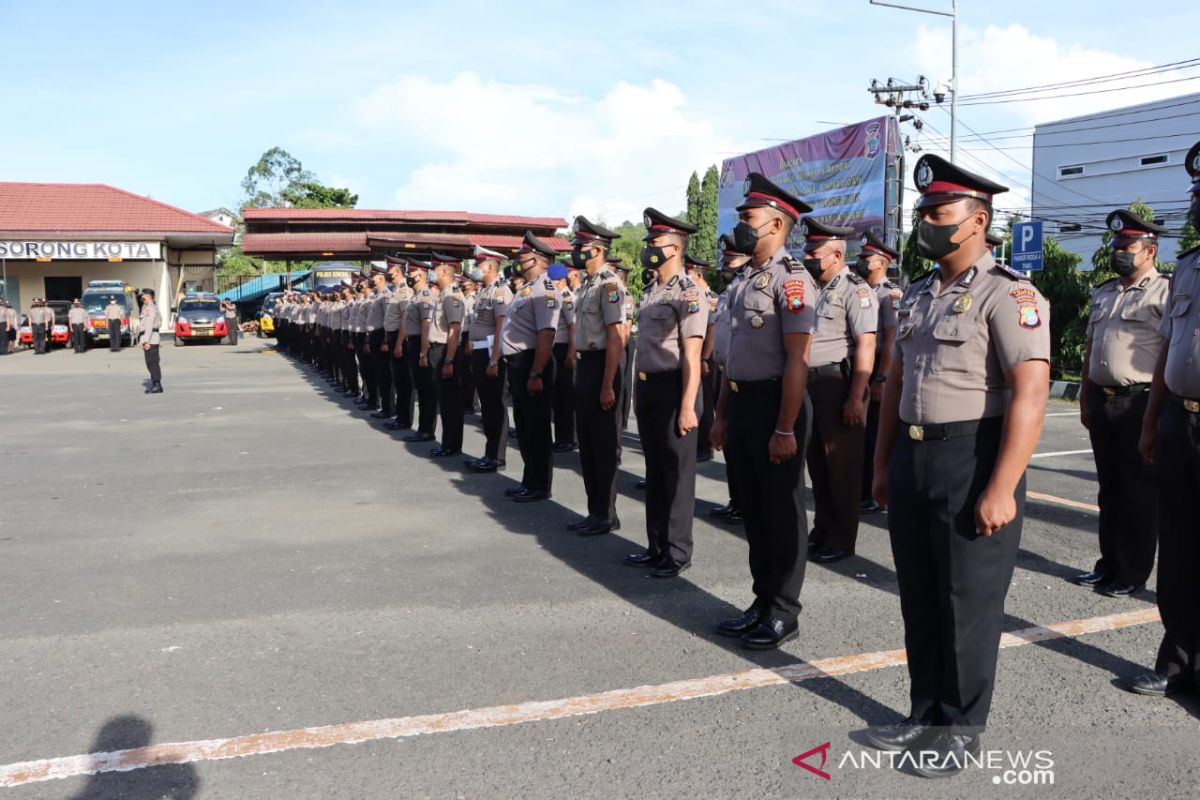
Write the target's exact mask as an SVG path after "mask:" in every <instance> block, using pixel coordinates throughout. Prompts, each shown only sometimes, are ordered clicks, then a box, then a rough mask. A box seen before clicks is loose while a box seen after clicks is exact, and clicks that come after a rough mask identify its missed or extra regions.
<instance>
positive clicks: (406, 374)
mask: <svg viewBox="0 0 1200 800" xmlns="http://www.w3.org/2000/svg"><path fill="white" fill-rule="evenodd" d="M387 262H388V269H387V274H388V281H390V283H391V285H390V286H389V287H388V289H389V292H388V299H387V305H386V306H385V307H384V312H383V331H384V341H383V351H384V356H385V358H384V363H383V364H381V366H380V369H382V370H386V371H387V373H388V382H389V384H390V387H391V389H390V392H389V396H391V397H393V398H394V399H393V412H394V416H393V418H392V420H391V421H389V422H387V423H385V424H384V427H385V428H387V429H388V430H392V431H399V430H404V429H406V428H411V427H412V418H413V390H412V371H411V368H410V367H409V366H408V359H407V358H406V357H405V356H406V350H405V348H404V315H405V314H406V313H407V312H408V307H409V306H410V305H412V300H413V290H412V288H411V287H409V285H408V281H407V280H406V279H405V276H404V266H405V264H404V262H403V261H401V260H400V259H394V258H391V257H389V258H388V260H387Z"/></svg>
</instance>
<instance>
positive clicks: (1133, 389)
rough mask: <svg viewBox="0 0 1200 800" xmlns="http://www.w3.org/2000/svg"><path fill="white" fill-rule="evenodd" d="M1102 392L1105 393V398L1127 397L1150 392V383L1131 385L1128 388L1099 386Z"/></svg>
mask: <svg viewBox="0 0 1200 800" xmlns="http://www.w3.org/2000/svg"><path fill="white" fill-rule="evenodd" d="M1096 388H1098V389H1099V390H1100V391H1102V392H1104V396H1105V397H1125V396H1126V395H1131V394H1141V393H1142V392H1146V391H1149V390H1150V384H1148V383H1131V384H1129V385H1128V386H1099V385H1098V386H1097V387H1096Z"/></svg>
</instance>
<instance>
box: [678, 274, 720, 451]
mask: <svg viewBox="0 0 1200 800" xmlns="http://www.w3.org/2000/svg"><path fill="white" fill-rule="evenodd" d="M683 264H684V266H685V267H686V268H687V276H688V277H689V278H690V279H691V280H692V283H694V284H696V285H697V286H699V287H700V291H701V292H703V293H704V301H705V302H706V303H708V330H707V331H705V333H704V344H703V345H702V346H701V347H700V405H701V409H700V427H699V429H698V433H697V436H696V463H697V464H702V463H704V462H705V461H711V460H712V443H711V442H710V441H709V440H710V438H711V436H712V423H713V417H714V416H715V415H716V412H717V392H718V391H720V389H719V388H718V387H717V385H716V377H717V370H716V369H715V368H714V366H713V351H714V350H715V349H716V346H717V336H716V332H717V305H718V303H719V302H720V299H719V298H718V297H717V293H716V292H714V291H713V290H712V289H711V288H709V286H708V268H709V266H710V265H709V263H708V262H707V261H702V260H701V259H698V258H692V257H691V256H684V259H683Z"/></svg>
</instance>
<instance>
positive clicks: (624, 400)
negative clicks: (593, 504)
mask: <svg viewBox="0 0 1200 800" xmlns="http://www.w3.org/2000/svg"><path fill="white" fill-rule="evenodd" d="M605 263H606V264H608V266H609V267H610V268H611V269H612V270H613V271H614V272H616V274H617V278H618V280H620V281H621V288H623V289H624V290H625V366H624V368H623V372H622V375H621V396H620V398H619V402H620V404H621V433H622V435H624V433H625V430H626V429H627V428H628V427H629V412H630V409H631V408H632V407H633V356H634V352H635V351H636V350H637V336H636V335H635V333H634V330H633V318H634V316H635V314H636V311H637V309H636V308H635V307H634V303H633V293H632V292H630V291H629V283H628V281H629V270H630V266H629V265H628V264H626V263H625V262H624V261H622V260H621V259H619V258H616V257H614V256H609V257H608V258H607V259H606V260H605ZM644 285H645V284H643V286H644ZM617 463H618V464H620V463H621V449H620V448H618V450H617Z"/></svg>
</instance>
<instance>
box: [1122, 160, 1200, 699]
mask: <svg viewBox="0 0 1200 800" xmlns="http://www.w3.org/2000/svg"><path fill="white" fill-rule="evenodd" d="M1184 165H1185V166H1186V167H1187V171H1188V175H1189V176H1190V177H1191V181H1192V185H1191V201H1192V202H1191V206H1190V207H1189V209H1188V219H1189V220H1191V223H1192V225H1193V226H1195V227H1196V228H1200V142H1197V143H1196V144H1194V145H1192V149H1191V150H1189V151H1188V154H1187V157H1186V158H1185V159H1184ZM1158 332H1159V333H1161V334H1162V336H1163V340H1164V342H1163V348H1162V352H1161V354H1160V355H1159V357H1158V363H1157V364H1156V365H1155V367H1154V381H1153V383H1152V384H1151V387H1150V399H1149V402H1148V403H1147V405H1146V418H1145V420H1144V421H1143V422H1142V437H1141V440H1140V441H1139V442H1138V450H1139V451H1140V453H1141V455H1142V459H1143V460H1144V461H1145V462H1146V463H1148V464H1149V463H1153V464H1154V469H1155V474H1156V475H1157V477H1158V513H1159V520H1158V521H1159V528H1158V610H1159V612H1160V613H1161V614H1162V622H1163V628H1164V631H1163V640H1162V644H1161V645H1159V648H1158V659H1157V660H1156V662H1155V664H1154V671H1153V672H1146V673H1143V674H1141V675H1137V676H1135V677H1132V678H1130V679H1129V680H1128V681H1126V686H1127V687H1128V688H1129V690H1130V691H1133V692H1137V693H1138V694H1144V695H1150V696H1152V697H1163V696H1165V695H1168V694H1175V693H1190V694H1195V693H1196V692H1200V615H1198V614H1197V613H1196V609H1198V608H1200V580H1197V579H1196V576H1197V575H1200V538H1198V537H1197V536H1196V520H1197V519H1200V369H1198V368H1197V364H1200V247H1194V248H1192V249H1191V250H1187V251H1185V252H1183V253H1180V254H1179V256H1178V260H1177V261H1176V263H1175V277H1174V278H1173V279H1172V282H1171V295H1170V298H1169V299H1168V300H1167V305H1166V308H1165V309H1164V310H1163V320H1162V325H1161V326H1160V327H1159V329H1158Z"/></svg>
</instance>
